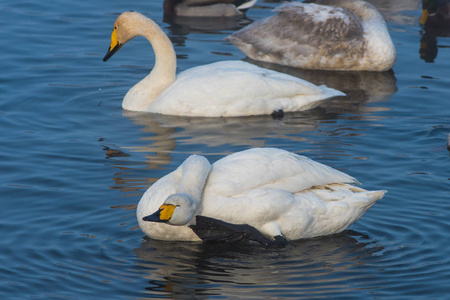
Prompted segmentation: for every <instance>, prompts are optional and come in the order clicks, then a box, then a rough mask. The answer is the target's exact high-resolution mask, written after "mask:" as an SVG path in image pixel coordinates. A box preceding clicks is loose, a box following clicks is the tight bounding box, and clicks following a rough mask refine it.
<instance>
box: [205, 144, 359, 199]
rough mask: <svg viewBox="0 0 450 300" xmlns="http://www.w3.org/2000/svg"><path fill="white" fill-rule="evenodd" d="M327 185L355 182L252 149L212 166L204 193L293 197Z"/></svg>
mask: <svg viewBox="0 0 450 300" xmlns="http://www.w3.org/2000/svg"><path fill="white" fill-rule="evenodd" d="M330 183H358V181H357V180H356V179H355V178H353V177H351V176H349V175H347V174H345V173H343V172H340V171H338V170H335V169H333V168H331V167H329V166H326V165H323V164H321V163H318V162H315V161H313V160H311V159H309V158H307V157H304V156H300V155H297V154H294V153H291V152H288V151H285V150H281V149H275V148H254V149H250V150H246V151H242V152H237V153H234V154H232V155H229V156H226V157H224V158H223V159H221V160H218V161H217V162H216V163H214V164H213V168H212V171H211V173H210V175H209V178H208V181H207V188H206V189H205V193H213V194H215V195H220V196H224V197H229V196H239V195H241V194H243V193H247V192H248V191H249V190H252V189H256V188H269V189H280V190H284V191H287V192H291V193H295V192H299V191H302V190H305V189H308V188H310V187H312V186H316V185H325V184H330Z"/></svg>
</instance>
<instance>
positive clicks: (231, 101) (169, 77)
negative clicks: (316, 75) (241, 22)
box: [103, 12, 344, 117]
mask: <svg viewBox="0 0 450 300" xmlns="http://www.w3.org/2000/svg"><path fill="white" fill-rule="evenodd" d="M138 35H141V36H144V37H146V38H147V39H148V40H149V41H150V43H151V44H152V46H153V50H154V52H155V66H154V68H153V70H152V71H151V73H150V74H149V75H148V76H147V77H145V78H144V79H143V80H141V81H140V82H139V83H137V84H136V85H135V86H134V87H132V88H131V89H130V90H129V91H128V93H127V94H126V95H125V98H124V100H123V103H122V107H123V108H124V109H126V110H133V111H147V112H153V113H161V114H166V115H184V116H205V117H220V116H250V115H263V114H271V113H272V112H274V111H279V110H282V111H284V112H288V111H300V110H306V109H311V108H314V107H316V106H317V105H319V104H320V103H322V102H323V101H325V100H326V99H327V98H330V97H333V96H342V95H344V94H343V93H341V92H339V91H336V90H334V89H330V88H327V87H326V86H315V85H314V84H312V83H309V82H307V81H304V80H302V79H299V78H297V77H293V76H290V75H286V74H282V73H278V72H275V71H271V70H267V69H263V68H260V67H257V66H255V65H252V64H249V63H245V62H242V61H223V62H217V63H213V64H209V65H204V66H199V67H196V68H192V69H189V70H186V71H184V72H182V73H180V74H179V75H178V77H177V78H176V76H175V72H176V56H175V51H174V49H173V46H172V43H171V42H170V40H169V38H168V37H167V35H166V34H165V33H164V32H163V31H162V30H161V29H160V28H159V27H158V25H156V23H154V22H153V21H152V20H150V19H148V18H146V17H145V16H143V15H141V14H139V13H137V12H125V13H123V14H121V15H120V16H119V17H118V18H117V20H116V21H115V23H114V30H113V33H112V35H111V45H110V47H109V50H108V52H107V54H106V55H105V58H104V59H103V61H106V60H108V59H109V58H110V57H111V56H112V55H113V54H114V53H115V52H117V50H119V49H120V47H122V46H123V45H124V44H125V43H126V42H128V41H129V40H130V39H132V38H134V37H135V36H138Z"/></svg>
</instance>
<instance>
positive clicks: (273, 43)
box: [226, 0, 397, 71]
mask: <svg viewBox="0 0 450 300" xmlns="http://www.w3.org/2000/svg"><path fill="white" fill-rule="evenodd" d="M308 2H314V3H301V2H292V3H286V4H283V5H281V6H280V7H278V8H276V9H275V11H276V12H277V14H276V15H274V16H272V17H269V18H266V19H263V20H260V21H257V22H255V23H252V24H250V25H249V26H247V27H245V28H243V29H241V30H240V31H237V32H235V33H233V34H232V35H230V36H229V37H227V38H226V40H228V41H230V42H231V43H233V44H234V45H235V46H236V47H238V48H239V49H240V50H241V51H242V52H244V54H246V55H247V56H248V57H250V58H252V59H254V60H260V61H265V62H271V63H276V64H280V65H286V66H291V67H296V68H304V69H318V70H349V71H386V70H389V69H391V68H392V66H393V65H394V63H395V59H396V57H397V56H396V51H395V47H394V44H393V43H392V40H391V37H390V35H389V32H388V30H387V28H386V23H385V21H384V19H383V17H382V16H381V14H380V13H379V11H378V10H377V9H376V8H375V7H374V6H373V5H371V4H369V3H367V2H365V1H362V0H316V1H308Z"/></svg>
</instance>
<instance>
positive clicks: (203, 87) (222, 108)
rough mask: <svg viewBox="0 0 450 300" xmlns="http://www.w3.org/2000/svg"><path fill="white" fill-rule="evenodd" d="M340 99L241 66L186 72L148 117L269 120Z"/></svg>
mask: <svg viewBox="0 0 450 300" xmlns="http://www.w3.org/2000/svg"><path fill="white" fill-rule="evenodd" d="M341 95H344V94H343V93H341V92H339V91H336V90H334V89H330V88H327V87H325V86H316V85H314V84H312V83H309V82H307V81H305V80H302V79H300V78H297V77H293V76H290V75H287V74H283V73H279V72H275V71H272V70H268V69H264V68H260V67H257V66H255V65H252V64H249V63H246V62H242V61H223V62H217V63H213V64H209V65H203V66H199V67H196V68H192V69H189V70H186V71H184V72H182V73H180V74H179V75H178V78H177V80H176V81H175V82H174V83H173V84H172V85H170V86H169V87H168V88H167V89H166V90H165V91H164V92H163V93H161V95H160V96H159V97H158V98H157V99H156V100H155V101H154V102H153V103H152V105H151V109H150V111H152V112H157V113H163V114H175V115H192V116H211V117H216V116H240V115H241V116H242V115H261V114H270V113H272V112H273V111H274V110H275V111H276V110H284V111H299V110H305V109H311V108H313V107H315V106H317V105H319V104H320V101H323V100H325V99H327V98H330V97H333V96H341Z"/></svg>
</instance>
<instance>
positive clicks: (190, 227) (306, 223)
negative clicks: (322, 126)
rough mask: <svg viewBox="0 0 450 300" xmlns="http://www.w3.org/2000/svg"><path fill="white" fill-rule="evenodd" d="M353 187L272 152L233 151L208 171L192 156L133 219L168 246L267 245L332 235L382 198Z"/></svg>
mask: <svg viewBox="0 0 450 300" xmlns="http://www.w3.org/2000/svg"><path fill="white" fill-rule="evenodd" d="M353 184H358V181H357V180H356V179H354V178H353V177H351V176H349V175H347V174H345V173H342V172H340V171H337V170H335V169H333V168H331V167H328V166H326V165H323V164H321V163H318V162H315V161H313V160H311V159H309V158H306V157H304V156H300V155H297V154H294V153H291V152H288V151H285V150H281V149H276V148H254V149H250V150H245V151H241V152H237V153H234V154H231V155H229V156H226V157H224V158H222V159H220V160H218V161H217V162H215V163H214V164H212V165H211V164H210V163H209V162H208V160H207V159H206V158H205V157H203V156H199V155H192V156H190V157H188V158H187V159H186V160H185V161H184V162H183V163H182V164H181V165H180V166H179V167H178V168H177V169H176V170H175V171H173V172H171V173H169V174H168V175H166V176H164V177H162V178H161V179H159V180H158V181H157V182H156V183H154V184H153V185H152V186H151V187H150V188H149V189H148V190H147V191H146V192H145V193H144V195H143V196H142V198H141V200H140V202H139V204H138V206H137V219H138V222H139V226H140V228H141V229H142V231H143V232H144V233H145V234H146V235H147V236H149V237H150V238H154V239H159V240H171V241H199V240H207V241H208V240H216V241H217V240H218V241H220V240H221V239H224V240H228V241H231V240H239V239H242V238H248V239H250V240H252V239H253V240H255V241H257V242H260V243H262V244H270V242H271V241H289V240H296V239H301V238H311V237H316V236H323V235H330V234H334V233H339V232H342V231H343V230H345V229H346V228H347V227H348V226H350V225H351V224H353V223H354V222H355V221H357V220H358V219H359V218H360V217H361V216H362V215H363V214H364V213H365V212H366V211H367V210H368V209H369V208H370V207H372V206H373V205H374V204H375V202H376V201H377V200H379V199H381V198H382V197H383V196H384V194H385V191H366V190H364V189H362V188H359V187H356V186H354V185H353ZM199 221H200V224H199ZM217 228H218V229H217ZM215 229H217V230H215ZM230 232H231V233H230ZM255 237H256V238H255Z"/></svg>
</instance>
